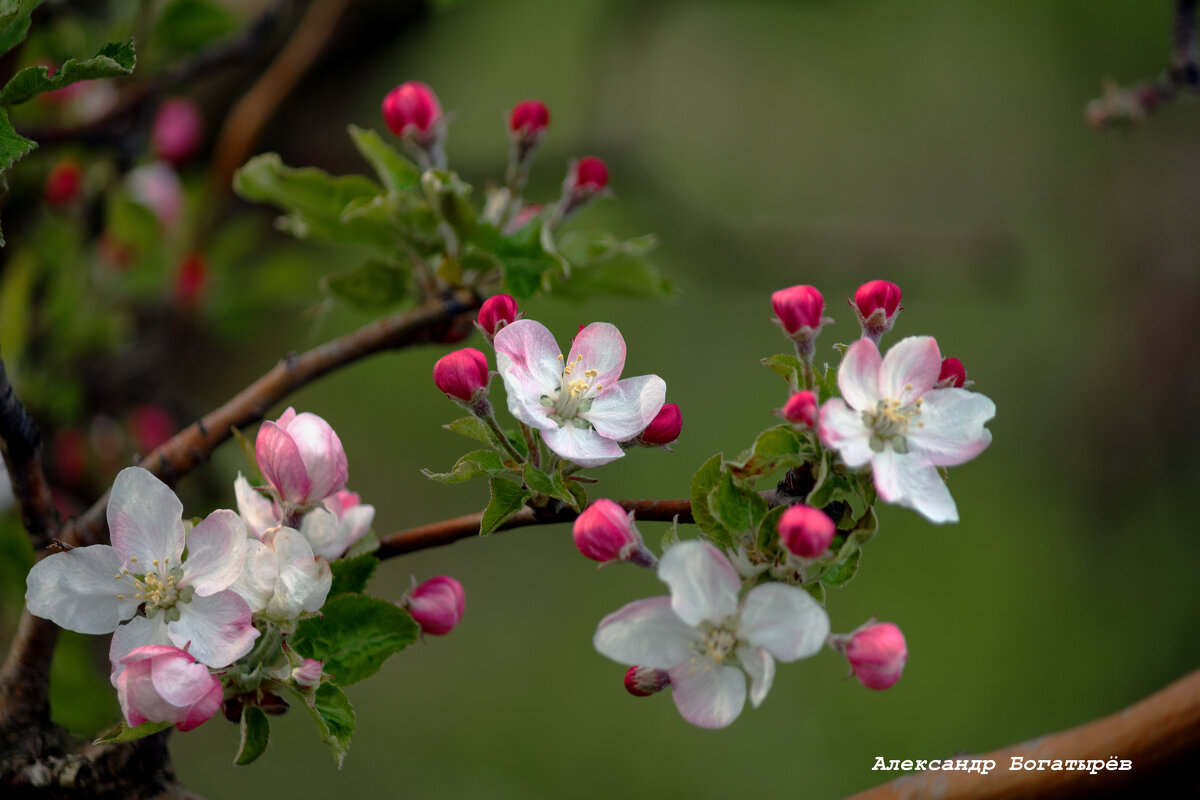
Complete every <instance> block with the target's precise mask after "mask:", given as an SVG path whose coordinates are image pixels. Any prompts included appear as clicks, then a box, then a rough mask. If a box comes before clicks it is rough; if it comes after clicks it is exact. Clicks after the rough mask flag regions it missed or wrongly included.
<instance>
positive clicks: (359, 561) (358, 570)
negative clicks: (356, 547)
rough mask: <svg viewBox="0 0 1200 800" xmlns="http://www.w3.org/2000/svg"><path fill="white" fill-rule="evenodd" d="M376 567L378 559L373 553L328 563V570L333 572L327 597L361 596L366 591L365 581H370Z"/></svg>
mask: <svg viewBox="0 0 1200 800" xmlns="http://www.w3.org/2000/svg"><path fill="white" fill-rule="evenodd" d="M378 567H379V559H378V558H376V557H375V555H374V554H373V553H363V554H362V555H357V556H353V557H351V558H339V559H337V560H336V561H330V562H329V569H330V570H331V571H332V572H333V583H331V584H330V585H329V594H328V595H327V596H328V597H336V596H338V595H339V594H362V593H363V592H365V591H366V590H367V581H369V580H371V576H372V575H374V574H375V570H376V568H378Z"/></svg>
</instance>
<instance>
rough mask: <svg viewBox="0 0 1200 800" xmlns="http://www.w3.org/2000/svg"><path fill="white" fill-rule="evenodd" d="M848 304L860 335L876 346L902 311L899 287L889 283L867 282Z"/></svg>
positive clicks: (859, 288)
mask: <svg viewBox="0 0 1200 800" xmlns="http://www.w3.org/2000/svg"><path fill="white" fill-rule="evenodd" d="M849 302H850V307H851V308H853V309H854V313H855V315H856V316H857V317H858V324H859V325H860V326H862V335H863V336H865V337H866V338H868V339H870V340H871V341H873V342H874V343H875V344H877V345H878V344H879V340H880V339H882V338H883V335H884V334H885V333H887V332H888V331H890V330H891V329H892V326H893V325H895V324H896V317H897V316H899V315H900V312H901V311H903V310H904V306H902V305H900V287H899V286H897V285H896V284H894V283H892V282H891V281H867V282H866V283H864V284H863V285H862V286H860V287H858V289H857V290H856V291H855V292H854V299H853V300H850V301H849Z"/></svg>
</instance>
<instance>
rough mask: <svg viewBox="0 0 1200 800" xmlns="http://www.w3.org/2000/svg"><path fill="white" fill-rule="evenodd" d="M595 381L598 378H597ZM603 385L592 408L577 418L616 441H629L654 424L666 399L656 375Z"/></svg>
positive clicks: (660, 381) (661, 380) (663, 386)
mask: <svg viewBox="0 0 1200 800" xmlns="http://www.w3.org/2000/svg"><path fill="white" fill-rule="evenodd" d="M597 380H599V379H597ZM600 385H601V386H604V389H603V391H601V392H600V394H599V395H597V396H596V397H595V398H594V399H593V400H592V407H591V408H590V409H589V410H588V411H587V412H585V413H583V414H580V415H579V416H580V417H581V418H583V419H586V420H587V421H588V422H590V423H592V424H593V425H595V426H596V432H597V433H599V434H600V435H601V436H603V437H604V438H606V439H615V440H616V441H618V442H623V441H626V440H627V439H632V438H633V437H635V436H637V435H638V434H639V433H641V432H642V431H644V430H645V429H646V426H647V425H649V424H650V423H651V422H653V421H654V417H655V415H656V414H658V412H659V411H660V410H661V409H662V407H663V402H664V401H665V400H666V399H667V384H666V382H665V381H664V380H663V379H662V378H660V377H658V376H657V375H639V376H637V377H636V378H626V379H625V380H623V381H617V382H616V383H614V384H612V385H606V384H600Z"/></svg>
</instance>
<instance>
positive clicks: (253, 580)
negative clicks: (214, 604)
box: [231, 512, 333, 625]
mask: <svg viewBox="0 0 1200 800" xmlns="http://www.w3.org/2000/svg"><path fill="white" fill-rule="evenodd" d="M326 513H328V512H326ZM332 583H333V573H332V571H331V570H330V568H329V562H328V561H326V560H325V559H324V558H323V557H321V556H318V555H315V554H314V553H313V549H312V545H310V544H309V543H308V540H307V539H305V538H304V536H303V535H301V534H300V532H299V531H297V530H294V529H292V528H287V527H279V528H272V529H270V530H268V531H266V532H265V533H264V534H263V536H262V539H261V540H259V539H247V540H246V560H245V568H244V569H243V570H242V572H241V574H240V575H239V576H238V578H237V580H236V581H234V583H233V586H232V587H231V588H232V589H233V591H235V592H237V593H238V594H239V595H241V596H242V597H243V598H245V601H246V603H247V604H249V606H250V609H251V610H252V611H254V612H255V613H256V614H262V616H264V617H266V618H267V619H269V620H271V621H272V622H276V623H279V624H281V625H288V624H289V623H291V622H294V621H295V620H297V619H299V617H300V615H301V614H304V613H309V614H311V613H315V612H316V611H319V610H320V608H321V606H323V605H325V598H326V596H327V595H328V594H329V587H330V586H331V585H332Z"/></svg>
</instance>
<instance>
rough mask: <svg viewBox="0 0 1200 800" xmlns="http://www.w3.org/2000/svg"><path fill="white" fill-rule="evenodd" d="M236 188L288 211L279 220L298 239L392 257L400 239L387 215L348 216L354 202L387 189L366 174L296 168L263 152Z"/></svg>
mask: <svg viewBox="0 0 1200 800" xmlns="http://www.w3.org/2000/svg"><path fill="white" fill-rule="evenodd" d="M233 188H234V191H236V192H237V193H238V194H239V195H240V196H241V197H243V198H244V199H246V200H252V201H257V202H263V203H271V204H273V205H276V206H279V207H280V208H282V209H284V210H285V211H287V212H289V213H288V215H287V216H285V217H282V218H281V219H280V222H279V224H280V227H281V228H283V229H284V230H286V231H288V232H290V233H291V234H292V235H293V236H295V237H296V238H298V239H311V240H316V241H324V242H333V243H336V244H360V245H366V246H369V247H374V248H376V249H378V250H381V251H383V252H385V253H387V254H389V255H390V254H392V252H393V251H394V250H395V248H396V245H397V242H398V238H399V237H398V235H397V232H396V228H395V226H393V225H391V224H390V223H389V222H388V220H387V218H386V216H385V217H384V218H382V219H381V218H378V217H371V216H365V215H348V216H347V217H345V218H343V212H344V211H346V210H347V208H348V207H349V206H350V204H351V203H352V202H354V201H360V202H370V201H372V200H373V199H374V198H375V197H377V196H378V195H379V194H380V192H382V191H383V190H382V189H381V188H380V187H379V185H378V184H376V183H375V182H374V181H372V180H370V179H368V178H364V177H363V176H362V175H343V176H341V177H335V176H333V175H330V174H329V173H327V172H324V171H322V170H319V169H316V168H315V167H302V168H299V169H293V168H292V167H288V166H286V165H285V164H284V163H283V161H282V160H281V159H280V158H279V156H278V155H277V154H275V153H263V154H262V155H259V156H255V157H254V158H252V159H250V160H249V161H247V162H246V164H245V165H244V166H243V167H242V168H241V169H239V170H238V171H237V172H236V173H235V174H234V176H233Z"/></svg>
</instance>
